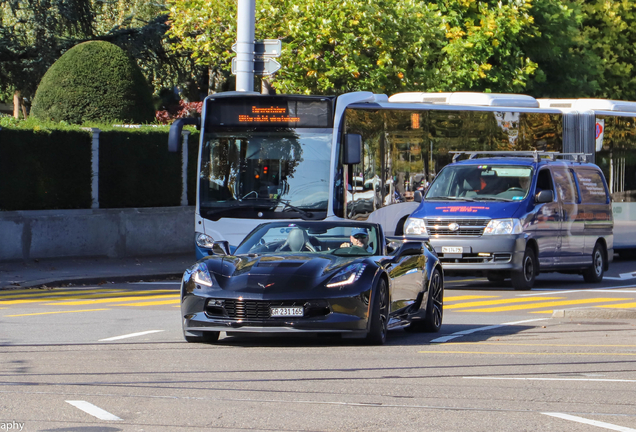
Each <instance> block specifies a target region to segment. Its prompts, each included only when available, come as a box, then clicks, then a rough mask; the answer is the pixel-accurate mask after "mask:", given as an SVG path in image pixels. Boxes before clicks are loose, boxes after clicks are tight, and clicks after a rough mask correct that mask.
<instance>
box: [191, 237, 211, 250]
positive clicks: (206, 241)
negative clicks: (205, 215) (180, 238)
mask: <svg viewBox="0 0 636 432" xmlns="http://www.w3.org/2000/svg"><path fill="white" fill-rule="evenodd" d="M194 241H195V242H196V244H197V246H199V247H202V248H207V249H212V246H214V239H213V238H212V237H210V236H209V235H207V234H203V233H196V235H195V237H194Z"/></svg>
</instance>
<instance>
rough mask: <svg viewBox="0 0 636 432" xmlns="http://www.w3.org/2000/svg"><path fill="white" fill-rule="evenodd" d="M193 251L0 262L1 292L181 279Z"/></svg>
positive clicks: (189, 264) (192, 262)
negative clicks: (136, 256)
mask: <svg viewBox="0 0 636 432" xmlns="http://www.w3.org/2000/svg"><path fill="white" fill-rule="evenodd" d="M195 262H196V258H195V255H194V252H192V253H191V254H189V253H188V254H180V255H158V256H153V257H138V258H106V257H104V258H60V259H46V260H30V261H28V262H5V263H0V290H2V289H16V288H31V287H40V286H42V285H46V286H61V285H66V284H89V283H100V282H104V281H110V282H123V281H138V280H153V279H168V278H175V279H177V278H181V275H182V274H183V272H184V270H185V269H187V268H188V267H190V266H191V265H193V264H194V263H195Z"/></svg>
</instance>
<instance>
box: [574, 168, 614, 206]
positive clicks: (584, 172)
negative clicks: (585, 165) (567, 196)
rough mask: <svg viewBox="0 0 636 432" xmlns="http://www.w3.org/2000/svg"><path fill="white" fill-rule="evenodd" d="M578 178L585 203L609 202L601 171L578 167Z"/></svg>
mask: <svg viewBox="0 0 636 432" xmlns="http://www.w3.org/2000/svg"><path fill="white" fill-rule="evenodd" d="M576 178H577V179H578V181H579V187H580V188H581V198H582V200H583V203H588V204H605V203H606V202H607V191H606V190H605V183H604V182H603V178H602V177H601V173H600V172H598V171H596V170H591V169H577V170H576Z"/></svg>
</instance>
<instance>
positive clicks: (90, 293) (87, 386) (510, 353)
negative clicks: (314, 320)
mask: <svg viewBox="0 0 636 432" xmlns="http://www.w3.org/2000/svg"><path fill="white" fill-rule="evenodd" d="M634 272H636V263H635V262H633V261H619V262H616V263H614V264H613V265H612V266H611V269H610V272H609V273H608V275H607V276H608V277H606V279H605V280H604V282H603V283H601V284H596V285H588V284H584V283H583V280H582V277H579V276H567V275H557V274H546V275H541V276H540V278H539V281H538V283H537V286H536V288H535V289H533V290H532V291H527V292H520V291H514V290H512V288H510V287H509V286H508V285H507V284H505V283H504V284H500V285H496V284H493V283H490V282H488V281H487V280H486V279H483V278H473V279H467V278H463V279H462V278H451V279H449V280H447V281H446V282H447V283H446V293H445V305H444V306H445V315H444V325H443V327H442V331H441V332H440V333H435V334H426V333H424V334H412V333H407V332H404V331H402V330H396V331H391V332H390V333H389V338H388V343H387V344H386V345H385V346H382V347H368V346H364V345H363V344H361V343H358V342H355V341H349V340H341V339H336V338H307V337H305V338H290V337H276V338H273V337H252V338H237V337H222V338H221V340H220V341H219V343H218V344H215V345H205V344H188V343H186V342H185V341H183V336H182V333H181V327H180V326H181V324H180V318H179V308H178V306H179V296H178V288H179V285H178V282H177V281H165V282H155V283H129V284H110V283H108V284H103V285H94V286H71V287H65V288H57V289H52V290H11V291H0V365H1V369H0V431H3V430H10V429H9V425H10V426H11V428H12V430H25V431H77V432H79V431H86V432H99V431H178V430H189V431H197V430H236V431H296V430H298V431H358V430H368V431H396V430H413V431H420V430H430V431H515V432H518V431H544V430H546V431H548V430H558V431H603V430H615V431H634V432H636V337H635V336H636V320H634V319H594V318H585V319H572V318H553V317H552V314H553V311H554V310H558V309H568V308H576V307H589V308H592V309H598V310H612V309H623V308H635V307H636V278H634V277H633V275H635V276H636V273H634ZM222 336H223V335H222Z"/></svg>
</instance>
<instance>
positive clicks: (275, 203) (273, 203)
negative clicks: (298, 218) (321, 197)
mask: <svg viewBox="0 0 636 432" xmlns="http://www.w3.org/2000/svg"><path fill="white" fill-rule="evenodd" d="M250 201H256V202H259V201H262V202H264V203H268V207H269V210H274V211H275V212H277V213H278V212H285V211H289V210H294V211H296V212H298V213H300V214H301V215H303V216H304V217H303V220H307V219H312V218H313V217H314V214H313V213H312V212H310V211H307V210H304V209H301V208H300V207H296V206H293V205H291V204H290V203H289V201H287V200H283V199H280V198H260V197H258V198H253V199H252V198H250ZM280 205H282V208H281V209H280V210H278V207H279V206H280Z"/></svg>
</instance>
